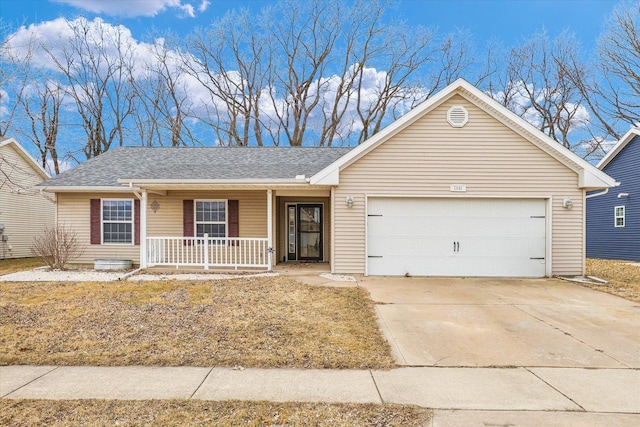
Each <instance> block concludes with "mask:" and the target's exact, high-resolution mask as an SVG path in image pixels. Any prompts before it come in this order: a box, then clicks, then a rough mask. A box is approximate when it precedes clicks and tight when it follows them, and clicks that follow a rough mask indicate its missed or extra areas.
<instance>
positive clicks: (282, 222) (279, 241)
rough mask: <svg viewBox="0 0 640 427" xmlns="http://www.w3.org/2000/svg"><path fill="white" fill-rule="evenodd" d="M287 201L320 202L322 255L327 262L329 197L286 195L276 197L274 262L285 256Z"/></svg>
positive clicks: (329, 225)
mask: <svg viewBox="0 0 640 427" xmlns="http://www.w3.org/2000/svg"><path fill="white" fill-rule="evenodd" d="M287 203H296V204H297V203H300V204H305V203H312V204H314V203H315V204H322V205H323V211H322V221H323V224H322V227H323V229H322V255H323V258H324V260H323V261H324V262H328V261H329V260H330V259H331V257H330V250H331V223H332V221H331V199H330V198H328V197H297V196H287V197H278V198H277V204H278V210H277V212H278V213H277V229H276V234H277V238H276V253H275V256H276V258H275V259H276V263H278V262H282V261H283V257H286V256H287V209H286V205H287Z"/></svg>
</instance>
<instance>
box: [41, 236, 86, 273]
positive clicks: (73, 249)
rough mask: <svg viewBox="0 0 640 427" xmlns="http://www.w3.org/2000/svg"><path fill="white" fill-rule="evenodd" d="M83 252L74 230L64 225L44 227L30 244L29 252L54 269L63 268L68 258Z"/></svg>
mask: <svg viewBox="0 0 640 427" xmlns="http://www.w3.org/2000/svg"><path fill="white" fill-rule="evenodd" d="M83 252H84V251H83V249H82V246H81V245H80V241H79V240H78V238H77V236H76V232H75V231H74V230H72V229H71V228H67V227H65V226H54V227H52V228H45V229H44V232H43V233H42V234H41V235H40V236H36V237H35V238H34V239H33V243H32V244H31V254H32V255H33V256H35V257H37V258H39V259H40V260H42V262H44V263H45V264H46V265H48V266H49V267H50V268H52V269H55V270H64V269H65V267H66V265H67V263H68V262H69V261H70V260H72V259H73V258H77V257H79V256H80V255H82V253H83Z"/></svg>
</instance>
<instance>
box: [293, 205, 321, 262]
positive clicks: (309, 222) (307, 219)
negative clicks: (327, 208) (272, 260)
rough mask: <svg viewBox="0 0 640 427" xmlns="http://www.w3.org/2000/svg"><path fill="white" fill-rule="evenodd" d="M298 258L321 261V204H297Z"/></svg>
mask: <svg viewBox="0 0 640 427" xmlns="http://www.w3.org/2000/svg"><path fill="white" fill-rule="evenodd" d="M296 210H297V215H296V216H297V226H298V227H297V228H298V233H297V234H298V236H297V237H298V239H297V240H298V242H297V243H298V251H297V252H298V253H297V256H298V259H299V260H300V261H322V205H311V204H309V205H297V209H296Z"/></svg>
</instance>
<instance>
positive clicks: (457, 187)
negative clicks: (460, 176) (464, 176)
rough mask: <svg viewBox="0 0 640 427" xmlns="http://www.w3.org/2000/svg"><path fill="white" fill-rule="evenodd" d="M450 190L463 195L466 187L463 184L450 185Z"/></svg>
mask: <svg viewBox="0 0 640 427" xmlns="http://www.w3.org/2000/svg"><path fill="white" fill-rule="evenodd" d="M450 189H451V191H456V192H460V193H464V192H465V191H467V186H466V185H463V184H452V185H451V187H450Z"/></svg>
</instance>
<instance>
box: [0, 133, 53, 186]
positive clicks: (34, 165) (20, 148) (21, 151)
mask: <svg viewBox="0 0 640 427" xmlns="http://www.w3.org/2000/svg"><path fill="white" fill-rule="evenodd" d="M9 144H12V145H13V146H14V147H16V149H17V150H18V154H19V155H20V156H21V157H22V158H23V159H25V161H26V162H27V163H29V164H30V165H31V167H32V168H33V169H35V171H36V172H38V174H40V176H42V177H43V178H44V179H49V178H51V175H49V173H48V172H47V171H46V170H44V168H43V167H42V166H40V164H39V163H38V162H36V159H34V158H33V157H31V154H29V153H28V152H27V150H25V149H24V147H23V146H22V145H20V143H19V142H18V141H16V140H15V138H8V139H6V140H4V141H2V142H0V147H4V146H5V145H9Z"/></svg>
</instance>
